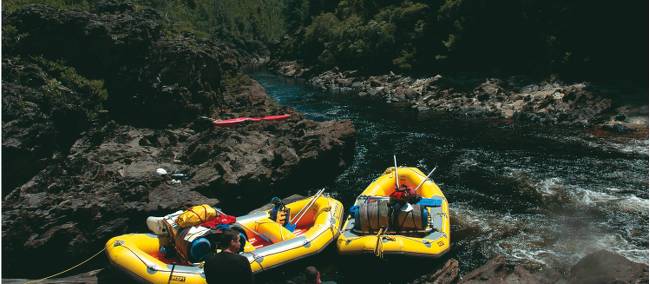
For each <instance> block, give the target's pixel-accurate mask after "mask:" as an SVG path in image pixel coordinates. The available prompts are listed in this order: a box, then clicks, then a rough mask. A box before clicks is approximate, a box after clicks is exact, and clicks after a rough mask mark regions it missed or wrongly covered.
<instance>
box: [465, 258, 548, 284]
mask: <svg viewBox="0 0 650 284" xmlns="http://www.w3.org/2000/svg"><path fill="white" fill-rule="evenodd" d="M549 276H550V275H549V274H537V273H531V272H530V271H528V270H527V269H525V268H524V267H522V266H514V267H513V266H511V265H508V264H506V259H505V257H504V256H502V255H499V256H497V257H495V258H492V259H491V260H489V261H488V262H487V263H486V264H484V265H483V266H481V267H479V268H477V269H475V270H473V271H471V272H469V273H467V274H466V275H464V276H463V277H462V279H461V281H460V282H459V283H557V282H558V281H560V279H559V278H557V277H559V275H557V274H555V275H552V276H550V277H549Z"/></svg>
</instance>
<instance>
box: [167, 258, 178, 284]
mask: <svg viewBox="0 0 650 284" xmlns="http://www.w3.org/2000/svg"><path fill="white" fill-rule="evenodd" d="M174 268H176V263H172V271H170V272H169V279H168V280H167V284H169V283H171V282H172V274H174Z"/></svg>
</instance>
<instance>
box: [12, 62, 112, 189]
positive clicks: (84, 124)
mask: <svg viewBox="0 0 650 284" xmlns="http://www.w3.org/2000/svg"><path fill="white" fill-rule="evenodd" d="M2 70H3V78H2V79H3V80H2V136H3V139H2V154H3V155H2V163H3V165H5V167H3V169H2V175H3V179H2V187H3V195H6V194H7V193H9V192H11V189H13V188H14V187H15V186H17V185H20V184H22V183H24V182H25V181H27V180H28V179H29V178H31V177H32V176H33V175H34V174H36V173H37V172H38V171H39V170H41V169H42V168H44V167H45V166H46V165H47V164H48V163H50V162H51V161H52V160H56V159H57V158H60V157H61V156H63V155H64V153H65V152H66V151H67V150H68V148H69V147H70V145H72V143H74V141H75V140H76V139H77V138H78V137H79V134H80V133H81V132H82V131H85V130H86V129H88V128H89V127H90V126H91V121H93V120H95V119H96V118H97V117H98V116H100V114H101V113H100V112H101V110H102V104H103V102H104V100H105V99H106V97H105V96H106V91H105V90H104V89H103V86H102V83H101V82H100V81H91V80H88V79H86V78H83V77H82V76H80V75H79V74H77V73H76V71H75V70H74V69H72V68H69V67H65V66H62V65H60V64H58V63H55V62H51V61H48V60H45V59H42V58H20V57H10V58H4V59H3V60H2Z"/></svg>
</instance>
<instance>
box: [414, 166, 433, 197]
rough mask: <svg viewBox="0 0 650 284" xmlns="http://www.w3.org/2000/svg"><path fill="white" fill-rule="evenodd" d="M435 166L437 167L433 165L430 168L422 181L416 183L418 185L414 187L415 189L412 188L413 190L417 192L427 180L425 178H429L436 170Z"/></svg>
mask: <svg viewBox="0 0 650 284" xmlns="http://www.w3.org/2000/svg"><path fill="white" fill-rule="evenodd" d="M437 168H438V167H437V166H435V167H433V170H431V172H429V174H428V175H427V176H426V177H425V178H424V179H423V180H422V182H421V183H420V184H418V186H417V187H416V188H415V190H414V191H415V192H418V189H420V187H421V186H422V185H423V184H424V183H425V182H427V179H429V177H430V176H431V175H432V174H433V172H435V171H436V169H437Z"/></svg>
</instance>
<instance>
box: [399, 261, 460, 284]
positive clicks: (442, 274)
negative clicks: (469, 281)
mask: <svg viewBox="0 0 650 284" xmlns="http://www.w3.org/2000/svg"><path fill="white" fill-rule="evenodd" d="M457 281H458V261H457V260H455V259H450V260H447V262H445V265H443V267H442V268H440V269H438V270H437V271H435V272H433V273H431V274H427V275H423V276H421V277H419V278H418V279H415V280H414V281H412V282H410V283H411V284H425V283H427V284H428V283H432V284H450V283H456V282H457Z"/></svg>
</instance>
